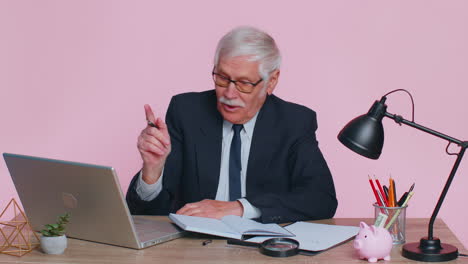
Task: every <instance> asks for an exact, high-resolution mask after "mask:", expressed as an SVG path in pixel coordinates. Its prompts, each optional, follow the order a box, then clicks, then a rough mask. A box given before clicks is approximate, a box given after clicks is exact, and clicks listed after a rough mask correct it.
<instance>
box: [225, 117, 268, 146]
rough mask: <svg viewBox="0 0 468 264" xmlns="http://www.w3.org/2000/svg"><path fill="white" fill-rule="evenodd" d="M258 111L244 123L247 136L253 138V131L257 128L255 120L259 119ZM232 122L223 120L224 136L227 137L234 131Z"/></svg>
mask: <svg viewBox="0 0 468 264" xmlns="http://www.w3.org/2000/svg"><path fill="white" fill-rule="evenodd" d="M259 112H260V111H258V112H257V113H256V114H255V115H254V116H253V117H252V118H251V119H250V120H249V121H247V123H245V124H244V131H245V133H246V134H247V137H248V138H249V139H250V140H251V139H252V136H253V131H254V128H255V122H256V121H257V116H258V113H259ZM232 125H233V124H232V123H231V122H229V121H226V120H224V121H223V138H224V137H226V135H228V134H229V133H230V132H231V131H232Z"/></svg>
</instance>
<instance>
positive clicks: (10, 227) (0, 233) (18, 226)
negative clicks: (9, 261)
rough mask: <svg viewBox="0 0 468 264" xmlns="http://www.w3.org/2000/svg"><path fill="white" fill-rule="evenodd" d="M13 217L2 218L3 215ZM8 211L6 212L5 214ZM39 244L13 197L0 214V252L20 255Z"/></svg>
mask: <svg viewBox="0 0 468 264" xmlns="http://www.w3.org/2000/svg"><path fill="white" fill-rule="evenodd" d="M11 211H13V215H14V217H13V219H11V220H4V219H3V218H5V215H7V216H8V215H11ZM7 213H8V214H7ZM38 246H39V237H38V236H37V234H36V233H35V232H34V231H33V230H32V228H31V225H30V224H29V221H28V218H27V217H26V215H25V214H24V212H23V210H21V208H20V207H19V206H18V203H17V202H16V200H15V199H14V198H12V199H11V200H10V202H9V203H8V205H7V206H6V207H5V209H3V211H2V213H1V214H0V253H3V254H8V255H12V256H17V257H21V256H23V255H24V254H26V253H28V252H31V250H33V249H35V248H36V247H38Z"/></svg>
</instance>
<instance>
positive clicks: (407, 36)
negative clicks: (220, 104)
mask: <svg viewBox="0 0 468 264" xmlns="http://www.w3.org/2000/svg"><path fill="white" fill-rule="evenodd" d="M467 13H468V2H466V1H462V0H460V1H427V0H424V1H422V0H421V1H295V2H294V3H293V4H292V3H290V1H286V2H284V3H283V2H281V3H280V2H279V1H278V2H273V1H229V2H228V1H20V0H11V1H1V2H0V125H1V129H0V133H1V137H0V152H13V153H21V154H29V155H37V156H44V157H50V158H58V159H64V160H73V161H80V162H87V163H94V164H102V165H109V166H113V167H115V168H116V169H117V172H118V174H119V176H120V182H121V185H122V188H123V189H124V192H125V190H126V188H127V186H128V184H129V181H130V179H131V177H132V176H133V175H134V173H135V172H136V171H137V170H138V169H139V167H140V165H141V161H140V158H139V154H138V152H137V149H136V138H137V136H138V134H139V132H140V130H141V129H142V128H143V127H144V126H145V116H144V111H143V104H145V103H150V104H151V105H152V106H153V108H154V109H155V111H156V112H157V114H159V115H161V116H163V115H164V114H165V110H166V107H167V105H168V103H169V100H170V98H171V96H172V95H174V94H177V93H181V92H187V91H202V90H206V89H211V88H212V87H213V85H212V81H211V76H210V71H211V68H212V57H213V53H214V49H215V45H216V43H217V41H218V39H219V38H220V37H221V36H222V35H223V34H224V33H226V32H227V31H228V30H230V29H231V28H232V27H234V26H238V25H253V26H257V27H260V28H262V29H264V30H266V31H268V32H270V33H271V34H272V35H273V36H274V37H275V39H276V40H277V42H278V44H279V46H280V49H281V50H282V53H283V58H284V63H283V67H282V73H281V78H280V83H279V86H278V87H277V90H276V94H277V95H278V96H280V97H282V98H284V99H286V100H289V101H294V102H297V103H300V104H304V105H306V106H308V107H310V108H312V109H314V110H316V111H317V112H318V121H319V130H318V138H319V141H320V146H321V149H322V151H323V153H324V155H325V157H326V159H327V161H328V163H329V166H330V168H331V170H332V173H333V175H334V179H335V183H336V189H337V193H338V199H339V208H338V212H337V214H336V216H337V217H371V216H372V214H373V211H372V208H371V203H373V202H374V199H373V196H372V193H371V191H370V189H369V184H368V181H367V175H368V174H371V175H372V174H375V175H376V176H378V177H379V178H380V179H381V180H382V181H383V180H386V179H387V178H388V176H389V175H390V174H391V175H392V176H393V177H394V178H395V179H396V181H397V184H398V185H397V186H398V187H399V190H400V191H402V190H403V189H406V188H408V187H409V186H410V185H411V184H412V183H413V182H416V188H415V191H416V194H415V196H414V197H413V199H412V201H411V203H410V207H409V208H408V212H407V215H408V217H429V216H430V214H431V212H432V210H433V208H434V206H435V202H436V200H437V198H438V195H439V193H440V192H441V190H442V186H443V184H444V182H445V180H446V178H447V176H448V174H449V171H450V168H451V166H452V164H453V162H454V158H453V157H452V156H448V155H446V154H445V146H446V142H445V141H443V140H440V139H438V138H435V137H432V136H430V135H428V134H425V133H422V132H419V131H417V130H415V129H412V128H409V127H404V126H402V127H399V126H398V125H396V124H394V123H393V121H391V120H389V119H386V120H385V121H384V126H385V132H386V142H385V146H384V151H383V154H382V156H381V158H380V159H379V160H377V161H374V160H369V159H366V158H363V157H360V156H358V155H357V154H354V153H352V152H351V151H349V150H348V149H346V148H345V147H344V146H342V145H341V144H340V143H339V142H338V140H337V139H336V136H337V133H338V132H339V131H340V129H341V128H342V127H343V126H344V125H345V124H346V122H348V121H349V120H350V119H351V118H354V117H355V116H357V115H360V114H362V113H365V112H366V111H367V110H368V108H369V107H370V106H371V104H372V103H373V101H374V100H376V99H379V98H380V97H381V96H382V95H383V94H385V93H386V92H388V91H390V90H393V89H397V88H403V89H407V90H410V91H411V93H412V94H413V96H414V98H415V103H416V122H418V123H420V124H422V125H425V126H428V127H430V128H433V129H435V130H439V131H441V132H443V133H446V134H448V135H450V136H453V137H455V138H458V139H462V140H464V139H467V138H468V123H467V122H466V117H467V115H468V109H467V107H466V98H467V96H468V89H467V87H468V48H467V47H468V34H467V33H468V31H467V25H468V16H467V15H466V14H467ZM387 103H388V105H389V109H388V111H390V112H393V113H399V114H401V115H403V116H405V117H407V118H410V113H411V107H410V100H409V98H408V97H407V96H406V95H405V94H403V93H401V94H394V95H391V96H390V97H389V98H388V101H387ZM452 150H453V151H456V150H457V148H456V147H453V148H452ZM467 174H468V160H467V158H466V157H465V159H464V161H463V162H462V164H461V166H460V168H459V171H458V174H457V176H456V177H455V180H454V182H453V187H452V188H451V190H450V192H449V194H448V196H447V198H446V202H445V204H444V206H443V207H442V210H441V212H440V214H439V215H440V217H441V218H443V219H444V220H445V221H446V222H447V224H448V225H449V227H450V228H452V230H453V231H454V232H455V233H456V234H457V236H458V238H459V239H460V240H461V241H462V242H463V243H464V245H465V247H467V246H468V229H467V227H466V225H465V221H464V220H463V219H464V218H465V217H466V214H467V213H466V210H465V205H466V202H467V198H466V186H467V185H468V177H467ZM11 197H17V194H16V191H15V188H14V186H13V184H12V181H11V179H10V176H9V173H8V171H7V169H6V166H5V164H4V162H3V161H2V162H0V205H2V206H5V205H6V203H7V202H8V201H9V199H10V198H11ZM423 235H426V234H421V236H423Z"/></svg>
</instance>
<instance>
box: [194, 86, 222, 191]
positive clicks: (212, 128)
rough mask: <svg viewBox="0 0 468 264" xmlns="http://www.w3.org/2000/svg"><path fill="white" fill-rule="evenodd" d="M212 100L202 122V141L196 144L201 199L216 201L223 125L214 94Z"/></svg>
mask: <svg viewBox="0 0 468 264" xmlns="http://www.w3.org/2000/svg"><path fill="white" fill-rule="evenodd" d="M210 99H211V98H210ZM212 99H213V100H210V102H208V104H207V108H206V111H204V113H203V119H202V120H201V122H200V125H201V126H200V140H198V141H197V143H196V144H197V145H196V155H197V165H198V181H199V186H200V194H201V197H204V198H208V199H215V197H216V191H217V189H218V182H219V173H220V166H221V144H222V124H223V119H222V117H221V114H220V113H219V112H218V109H216V96H215V95H214V93H213V98H212Z"/></svg>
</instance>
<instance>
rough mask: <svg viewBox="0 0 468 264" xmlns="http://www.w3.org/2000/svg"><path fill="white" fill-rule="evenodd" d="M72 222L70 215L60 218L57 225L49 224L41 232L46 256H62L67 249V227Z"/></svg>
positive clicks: (42, 246)
mask: <svg viewBox="0 0 468 264" xmlns="http://www.w3.org/2000/svg"><path fill="white" fill-rule="evenodd" d="M69 221H70V214H69V213H66V214H64V215H61V216H59V217H58V220H57V223H55V224H47V225H45V226H44V227H45V228H44V229H42V230H41V234H42V236H41V248H42V250H43V251H44V253H46V254H62V253H63V251H65V249H66V248H67V237H66V236H65V226H66V224H68V222H69Z"/></svg>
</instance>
